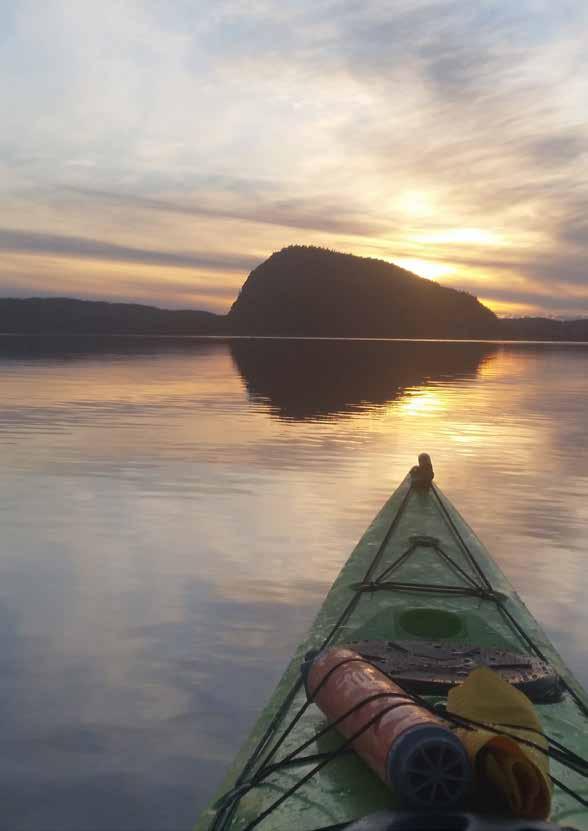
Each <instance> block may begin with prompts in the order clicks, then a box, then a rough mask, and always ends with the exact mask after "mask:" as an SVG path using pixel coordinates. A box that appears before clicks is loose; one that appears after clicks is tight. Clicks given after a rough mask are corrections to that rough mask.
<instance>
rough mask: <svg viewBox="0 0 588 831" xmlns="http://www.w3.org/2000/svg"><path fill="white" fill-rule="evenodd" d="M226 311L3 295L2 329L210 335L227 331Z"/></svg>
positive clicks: (35, 331)
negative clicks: (217, 313) (219, 312)
mask: <svg viewBox="0 0 588 831" xmlns="http://www.w3.org/2000/svg"><path fill="white" fill-rule="evenodd" d="M226 325H227V319H226V316H225V315H215V314H212V313H211V312H199V311H188V310H184V309H182V310H177V311H172V310H168V309H158V308H156V307H154V306H142V305H139V304H135V303H104V302H102V301H93V300H72V299H69V298H66V297H55V298H53V297H52V298H41V297H32V298H29V299H26V300H18V299H14V298H10V299H0V332H4V333H9V334H16V333H18V334H47V335H63V334H79V335H88V334H97V335H100V334H112V335H118V334H126V335H145V334H147V335H154V334H158V335H194V334H198V335H208V334H223V333H225V332H226Z"/></svg>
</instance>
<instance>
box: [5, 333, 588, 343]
mask: <svg viewBox="0 0 588 831" xmlns="http://www.w3.org/2000/svg"><path fill="white" fill-rule="evenodd" d="M0 338H61V339H65V338H80V339H81V338H104V339H106V338H108V339H110V338H112V339H115V338H125V339H136V340H142V339H150V340H218V341H230V340H279V341H283V340H299V341H342V342H345V343H349V342H358V343H492V344H497V345H500V344H505V345H508V344H516V345H522V346H524V345H525V344H527V345H541V344H545V345H548V344H557V345H558V346H588V340H559V339H557V338H551V339H549V338H545V339H543V340H525V339H523V338H510V339H508V338H359V337H338V336H333V337H329V336H318V335H231V334H228V333H227V334H218V335H200V334H181V333H180V334H169V333H164V334H159V333H154V332H144V333H136V332H86V333H81V332H0Z"/></svg>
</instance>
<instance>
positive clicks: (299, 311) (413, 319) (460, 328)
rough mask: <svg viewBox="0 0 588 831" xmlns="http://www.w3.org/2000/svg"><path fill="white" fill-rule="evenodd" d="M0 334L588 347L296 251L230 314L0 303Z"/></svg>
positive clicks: (364, 265) (429, 288) (553, 330)
mask: <svg viewBox="0 0 588 831" xmlns="http://www.w3.org/2000/svg"><path fill="white" fill-rule="evenodd" d="M0 332H4V333H15V334H16V333H18V334H133V335H135V334H136V335H140V334H145V335H227V334H233V335H252V336H255V335H264V336H268V335H269V336H306V337H362V338H364V337H367V338H447V339H453V338H455V339H460V338H472V339H505V340H560V341H561V340H576V341H579V340H588V319H581V320H572V321H561V320H552V319H548V318H516V319H499V318H497V317H496V315H495V314H494V313H493V312H492V311H490V309H488V308H486V306H484V305H483V304H482V303H480V302H479V301H478V300H477V298H475V297H473V296H472V295H471V294H468V293H467V292H463V291H456V290H455V289H451V288H447V287H445V286H441V285H439V283H435V282H434V281H432V280H426V279H424V278H423V277H418V276H417V275H415V274H412V273H411V272H410V271H406V270H405V269H402V268H399V267H398V266H395V265H392V264H391V263H387V262H383V261H382V260H375V259H369V258H365V257H356V256H353V255H351V254H341V253H338V252H336V251H330V250H328V249H324V248H316V247H310V246H290V247H288V248H284V249H282V250H281V251H278V252H276V253H275V254H272V255H271V256H270V257H269V258H268V259H267V260H265V261H264V262H263V263H261V264H260V265H259V266H257V268H255V269H254V270H253V271H252V272H251V274H250V275H249V276H248V278H247V279H246V281H245V283H244V284H243V287H242V288H241V291H240V292H239V296H238V297H237V299H236V300H235V302H234V303H233V306H232V308H231V310H230V312H229V314H228V315H215V314H212V313H211V312H204V311H188V310H178V311H172V310H167V309H159V308H155V307H153V306H145V305H139V304H131V303H105V302H101V301H100V302H96V301H84V300H73V299H68V298H30V299H26V300H20V299H13V298H11V299H0Z"/></svg>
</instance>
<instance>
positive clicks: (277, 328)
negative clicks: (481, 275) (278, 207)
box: [229, 246, 499, 338]
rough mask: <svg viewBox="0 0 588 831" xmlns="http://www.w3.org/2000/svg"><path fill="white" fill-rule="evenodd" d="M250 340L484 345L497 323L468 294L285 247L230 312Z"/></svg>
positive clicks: (380, 266) (376, 265)
mask: <svg viewBox="0 0 588 831" xmlns="http://www.w3.org/2000/svg"><path fill="white" fill-rule="evenodd" d="M229 324H230V328H231V331H233V332H236V333H240V334H255V335H305V336H318V337H384V338H407V337H408V338H485V337H491V336H493V335H495V334H496V333H497V331H498V325H499V324H498V319H497V317H496V315H495V314H494V313H493V312H491V311H490V309H487V308H486V307H485V306H483V305H482V304H481V303H480V302H478V300H477V299H476V298H475V297H473V296H472V295H470V294H466V293H465V292H461V291H456V290H455V289H450V288H446V287H444V286H441V285H439V284H438V283H434V282H432V281H431V280H426V279H424V278H423V277H417V276H416V275H415V274H412V273H411V272H410V271H405V270H404V269H402V268H399V267H398V266H395V265H391V264H390V263H387V262H383V261H382V260H374V259H367V258H364V257H355V256H353V255H351V254H339V253H336V252H334V251H328V250H326V249H322V248H312V247H305V246H290V247H289V248H284V249H282V250H281V251H278V252H277V253H275V254H272V256H271V257H269V259H267V260H266V261H265V262H263V263H262V264H261V265H259V266H257V268H255V269H254V270H253V271H252V272H251V274H250V275H249V277H248V278H247V280H246V281H245V284H244V285H243V288H242V289H241V291H240V293H239V296H238V298H237V300H236V301H235V303H234V304H233V307H232V308H231V311H230V312H229Z"/></svg>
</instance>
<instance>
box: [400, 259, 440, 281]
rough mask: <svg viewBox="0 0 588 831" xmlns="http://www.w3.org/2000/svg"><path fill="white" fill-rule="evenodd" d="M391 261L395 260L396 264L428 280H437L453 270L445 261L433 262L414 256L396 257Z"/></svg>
mask: <svg viewBox="0 0 588 831" xmlns="http://www.w3.org/2000/svg"><path fill="white" fill-rule="evenodd" d="M389 262H393V263H394V265H398V266H400V268H405V269H406V270H407V271H413V272H414V273H415V274H418V275H419V277H426V278H427V280H437V279H438V278H439V277H443V276H444V275H445V274H449V272H450V271H451V267H450V266H448V265H445V264H444V263H433V262H429V261H428V260H419V259H413V258H412V257H409V258H404V257H402V258H399V257H395V258H394V259H393V260H390V261H389Z"/></svg>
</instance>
